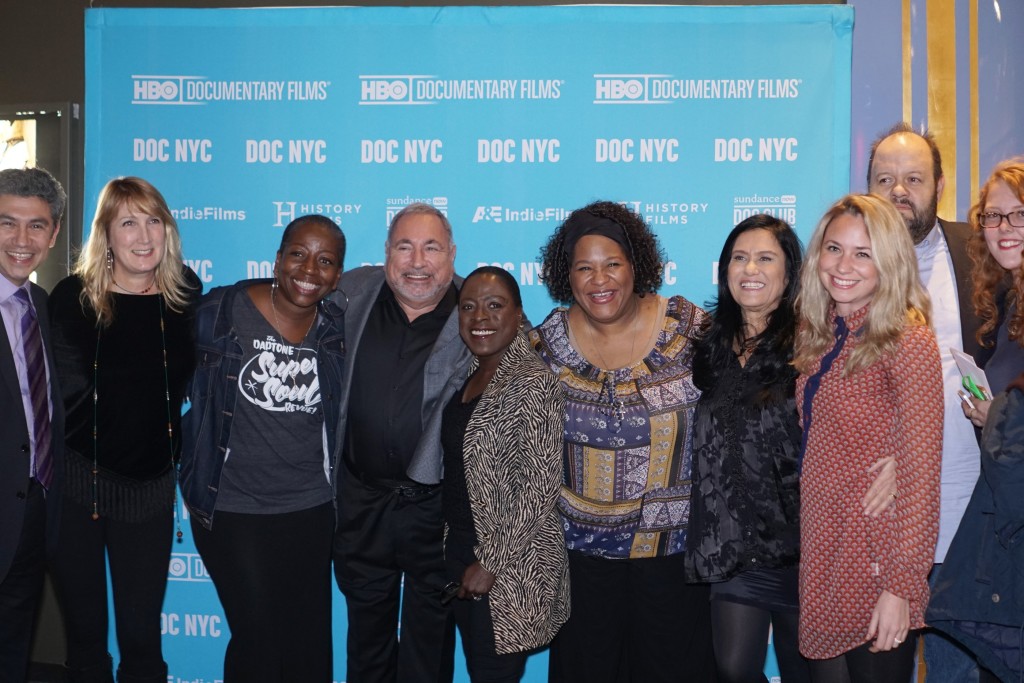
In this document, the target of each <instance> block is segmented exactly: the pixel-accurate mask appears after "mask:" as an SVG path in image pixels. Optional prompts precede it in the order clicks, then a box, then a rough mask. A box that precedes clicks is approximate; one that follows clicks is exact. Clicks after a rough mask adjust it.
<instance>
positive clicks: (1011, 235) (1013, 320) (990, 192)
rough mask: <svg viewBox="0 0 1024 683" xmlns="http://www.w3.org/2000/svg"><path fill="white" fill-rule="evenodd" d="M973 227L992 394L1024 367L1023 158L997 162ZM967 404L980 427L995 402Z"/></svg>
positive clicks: (981, 332) (984, 361)
mask: <svg viewBox="0 0 1024 683" xmlns="http://www.w3.org/2000/svg"><path fill="white" fill-rule="evenodd" d="M970 220H971V227H973V228H974V231H973V234H972V235H971V239H970V242H968V247H967V248H968V251H969V253H970V255H971V260H972V261H973V262H974V270H973V271H972V275H971V277H972V278H973V279H974V308H975V309H976V310H977V312H978V317H979V318H980V319H981V321H982V324H981V327H979V328H978V332H977V336H978V341H979V343H980V344H981V346H982V348H983V349H985V351H984V352H983V355H982V357H981V358H979V359H978V361H979V364H981V365H982V366H983V367H984V368H985V376H986V377H987V378H988V381H989V384H991V386H990V387H988V389H989V391H990V392H991V393H992V395H995V394H998V393H999V392H1001V391H1004V390H1005V389H1006V386H1007V385H1008V384H1009V383H1010V381H1012V380H1013V379H1014V378H1015V377H1016V376H1017V375H1019V374H1020V373H1021V372H1022V371H1024V307H1022V306H1021V301H1022V298H1024V257H1022V253H1024V157H1018V158H1016V159H1010V160H1007V161H1004V162H1002V163H1000V164H999V165H997V166H996V167H995V169H994V170H993V171H992V175H991V176H989V179H988V181H986V183H985V184H984V185H983V186H982V188H981V192H980V194H979V196H978V203H977V204H975V205H974V206H973V207H972V208H971V214H970ZM972 403H973V404H974V405H973V406H969V405H968V404H967V403H964V404H963V406H962V407H963V409H964V414H965V415H966V416H967V419H969V420H970V421H971V422H973V423H974V425H975V426H976V427H982V426H984V424H985V420H986V418H987V416H988V409H989V406H990V405H991V403H992V402H991V401H972Z"/></svg>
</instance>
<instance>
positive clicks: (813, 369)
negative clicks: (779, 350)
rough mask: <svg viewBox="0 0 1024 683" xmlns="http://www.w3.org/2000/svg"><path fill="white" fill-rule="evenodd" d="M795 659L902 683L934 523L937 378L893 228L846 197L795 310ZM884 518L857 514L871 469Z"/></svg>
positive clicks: (867, 199)
mask: <svg viewBox="0 0 1024 683" xmlns="http://www.w3.org/2000/svg"><path fill="white" fill-rule="evenodd" d="M798 305H799V308H800V328H799V333H798V335H797V343H796V355H795V358H794V365H795V366H796V368H797V370H799V371H800V377H799V379H798V380H797V388H796V398H797V406H798V408H799V410H800V417H801V422H802V427H803V449H802V456H801V457H802V475H801V502H802V510H801V518H800V524H801V529H800V545H801V565H800V651H801V653H802V654H803V655H804V656H805V657H807V658H809V659H811V660H813V661H811V663H810V666H811V676H812V680H814V681H822V682H824V681H830V682H831V681H844V680H850V681H853V682H854V683H855V682H857V681H864V682H865V683H868V682H870V683H886V682H888V681H892V682H893V683H905V682H906V681H907V680H909V677H910V674H911V670H912V668H913V661H914V652H915V641H916V638H915V637H914V636H915V635H916V634H915V631H916V630H917V629H920V628H921V627H923V626H924V608H925V606H926V604H927V602H928V583H927V577H928V572H929V570H930V569H931V567H932V558H933V553H934V550H935V541H936V538H937V534H938V519H939V470H940V463H941V455H940V451H941V447H942V419H943V402H942V370H941V365H940V360H939V350H938V347H937V346H936V342H935V335H934V333H933V332H932V330H931V329H930V328H929V326H928V315H929V312H930V303H929V300H928V296H927V294H926V293H925V291H924V289H923V288H922V286H921V283H920V279H919V277H918V272H917V259H916V258H915V255H914V247H913V244H912V243H911V241H910V236H909V235H908V234H907V231H906V228H905V226H904V224H903V220H902V219H901V218H900V216H899V214H898V213H897V212H896V210H895V208H894V207H893V206H892V205H891V204H890V203H889V202H888V201H886V200H884V199H881V198H878V197H874V196H871V195H849V196H847V197H844V198H843V199H841V200H839V202H837V203H836V204H835V205H834V206H833V207H832V208H831V209H829V211H828V212H827V213H826V214H825V216H824V217H823V218H822V219H821V221H820V222H819V223H818V227H817V229H816V230H815V232H814V235H813V236H812V238H811V243H810V246H809V247H808V250H807V258H806V261H805V263H804V268H803V272H802V275H801V292H800V296H799V299H798ZM889 455H893V456H894V457H895V460H896V493H894V494H893V496H894V498H895V501H894V502H895V504H894V506H893V508H892V510H891V511H890V512H889V513H888V514H885V515H882V516H881V517H878V518H872V517H869V516H867V515H865V514H864V512H863V509H862V507H861V505H860V500H861V496H863V494H864V492H865V491H866V490H867V489H868V487H869V485H870V483H871V477H870V475H869V470H870V468H871V466H872V465H873V464H874V463H876V462H877V461H878V460H880V459H882V458H885V457H887V456H889Z"/></svg>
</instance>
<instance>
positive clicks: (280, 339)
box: [181, 216, 345, 683]
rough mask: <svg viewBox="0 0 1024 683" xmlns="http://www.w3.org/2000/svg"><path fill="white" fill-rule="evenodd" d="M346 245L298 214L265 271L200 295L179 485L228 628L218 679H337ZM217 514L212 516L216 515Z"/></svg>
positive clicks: (333, 228) (333, 229)
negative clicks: (337, 301) (340, 298)
mask: <svg viewBox="0 0 1024 683" xmlns="http://www.w3.org/2000/svg"><path fill="white" fill-rule="evenodd" d="M344 254H345V238H344V235H343V234H342V232H341V230H340V228H338V226H337V225H336V224H335V223H334V222H333V221H331V220H330V219H328V218H326V217H324V216H302V217H300V218H297V219H295V220H294V221H292V222H291V223H290V224H289V225H288V227H287V228H286V229H285V231H284V235H283V236H282V238H281V247H280V249H278V252H277V258H276V260H275V261H274V278H273V280H247V281H243V282H239V283H236V284H235V285H232V286H230V287H220V288H217V289H214V290H213V291H211V292H210V293H209V294H208V295H207V296H206V297H204V299H203V301H202V303H201V304H200V306H199V309H198V311H197V313H196V325H197V340H196V345H197V352H198V359H197V368H196V374H195V377H194V378H193V381H192V391H191V400H192V406H191V409H190V410H189V412H188V413H187V414H186V415H185V417H184V421H183V431H184V448H183V451H182V471H181V488H182V495H183V497H184V499H185V503H186V504H187V505H188V506H189V511H190V512H191V520H192V533H193V535H194V538H195V544H196V548H197V549H198V550H199V553H200V554H201V555H202V557H203V562H204V564H205V565H206V568H207V570H208V571H209V573H210V577H211V578H212V579H213V583H214V585H215V586H216V588H217V594H218V596H219V597H220V601H221V604H222V606H223V607H224V613H225V616H226V617H227V621H228V626H229V627H230V628H231V640H230V642H229V643H228V647H227V653H226V655H225V659H224V681H225V683H232V682H238V681H254V680H260V681H281V682H282V683H283V682H284V681H297V680H301V681H311V682H317V681H321V682H326V681H330V680H331V673H332V671H331V669H332V666H331V543H332V538H333V528H334V509H333V499H334V494H333V489H332V481H331V468H330V463H331V462H332V456H333V452H334V449H335V424H336V415H337V411H338V406H337V397H338V393H339V391H338V390H339V387H340V385H341V372H342V364H343V361H344V342H343V330H344V324H343V320H344V318H343V312H342V311H341V309H339V308H338V307H337V306H336V305H334V304H332V303H330V302H328V301H326V300H324V297H326V296H327V295H328V294H329V293H330V292H332V291H333V290H334V288H335V287H336V286H337V284H338V280H339V278H340V276H341V271H342V260H343V258H344ZM214 521H216V524H215V523H214Z"/></svg>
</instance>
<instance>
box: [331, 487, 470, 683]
mask: <svg viewBox="0 0 1024 683" xmlns="http://www.w3.org/2000/svg"><path fill="white" fill-rule="evenodd" d="M442 520H443V518H442V515H441V490H440V487H435V488H433V489H430V490H425V491H421V492H419V493H408V492H398V491H394V490H384V489H380V488H376V487H372V486H368V485H366V484H364V483H362V482H360V481H359V480H358V479H356V478H355V477H354V476H353V475H352V474H351V473H349V472H347V471H346V472H342V473H341V477H340V480H339V482H338V529H337V532H336V534H335V538H334V573H335V577H336V578H337V580H338V587H339V588H340V589H341V592H342V593H344V595H345V601H346V603H347V606H348V650H347V652H348V672H347V681H348V683H421V682H422V683H446V682H450V681H451V680H452V676H453V672H454V653H455V626H454V624H455V621H454V619H453V617H452V613H451V610H450V609H449V608H448V607H446V606H444V605H442V604H441V589H442V588H444V585H445V583H446V582H447V581H446V579H447V573H446V571H445V563H444V547H443V546H444V523H443V521H442ZM403 578H404V589H403ZM400 603H401V641H399V637H398V625H399V604H400Z"/></svg>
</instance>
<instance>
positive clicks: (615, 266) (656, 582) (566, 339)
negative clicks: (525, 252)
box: [531, 202, 714, 683]
mask: <svg viewBox="0 0 1024 683" xmlns="http://www.w3.org/2000/svg"><path fill="white" fill-rule="evenodd" d="M542 260H543V266H542V274H543V277H544V283H545V285H546V286H547V289H548V293H549V294H550V295H551V297H552V298H553V299H554V300H556V301H559V302H562V303H567V304H568V303H571V304H572V305H571V306H570V307H569V308H558V309H555V310H554V311H553V312H552V313H551V314H550V315H549V316H548V318H547V319H546V320H545V321H544V323H543V324H542V325H541V326H540V327H538V328H536V329H535V330H533V331H532V332H531V340H532V342H533V345H534V348H535V349H537V351H538V353H539V354H540V356H541V359H542V360H543V361H544V362H545V363H546V364H547V365H548V367H549V368H550V369H551V371H552V372H554V373H555V375H556V376H557V377H558V380H559V382H560V384H561V387H562V390H563V391H564V393H565V404H566V405H565V433H564V436H565V448H564V451H563V464H562V468H563V474H562V477H563V479H562V491H561V496H560V498H559V501H558V508H559V511H560V512H561V516H562V529H563V531H564V534H565V544H566V548H567V549H568V551H569V574H570V583H571V586H572V597H571V607H572V609H571V612H570V617H569V621H568V622H566V624H565V625H564V626H563V627H562V631H561V632H560V633H559V635H558V636H557V637H556V638H555V641H554V643H553V644H552V649H551V674H550V679H551V680H552V681H585V682H586V683H602V682H604V681H637V682H638V683H639V682H643V683H658V682H660V681H673V682H675V681H679V680H682V679H684V678H685V680H687V681H709V680H711V679H712V678H713V676H714V672H713V661H712V656H711V642H710V641H711V639H710V616H709V607H708V589H707V587H706V586H699V585H687V584H686V583H685V581H684V580H683V559H684V558H683V551H684V550H685V549H686V528H687V522H688V517H689V507H690V461H691V457H692V453H691V442H692V435H691V425H692V422H693V410H694V406H695V405H696V402H697V398H698V397H699V392H698V391H697V389H696V388H695V387H694V385H693V379H692V376H691V375H692V372H691V362H692V356H693V338H694V336H695V334H696V332H697V329H698V327H699V326H700V323H701V320H702V319H703V317H704V314H703V312H702V311H701V310H700V309H699V308H697V307H696V306H694V305H693V304H692V303H690V302H689V301H687V300H686V299H684V298H683V297H680V296H676V297H672V298H670V299H665V298H662V297H660V296H658V295H657V294H655V292H656V291H657V289H658V287H659V286H660V285H661V273H662V267H661V262H662V258H661V251H660V249H659V247H658V244H657V240H656V238H655V236H654V234H653V233H652V232H651V230H650V228H648V227H647V225H646V224H645V223H644V221H643V219H642V218H641V217H640V216H639V215H637V214H636V213H633V212H632V211H630V210H628V209H627V208H625V207H623V206H622V205H620V204H616V203H614V202H596V203H594V204H591V205H589V206H587V207H584V208H582V209H579V210H577V211H574V212H573V213H572V215H570V216H569V218H568V220H566V222H565V223H563V224H562V225H561V226H559V228H558V230H557V231H556V232H555V234H554V235H553V236H552V237H551V239H550V240H549V241H548V243H547V245H546V246H545V248H544V250H543V252H542Z"/></svg>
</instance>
